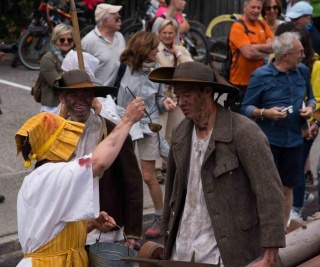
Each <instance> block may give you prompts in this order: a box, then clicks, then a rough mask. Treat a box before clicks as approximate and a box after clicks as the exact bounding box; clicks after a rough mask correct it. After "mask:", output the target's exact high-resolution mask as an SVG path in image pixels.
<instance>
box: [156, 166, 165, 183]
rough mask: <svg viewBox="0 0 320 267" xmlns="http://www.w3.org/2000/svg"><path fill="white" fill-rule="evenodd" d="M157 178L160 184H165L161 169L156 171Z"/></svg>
mask: <svg viewBox="0 0 320 267" xmlns="http://www.w3.org/2000/svg"><path fill="white" fill-rule="evenodd" d="M156 178H157V180H158V183H159V184H164V182H165V177H164V175H163V173H162V170H161V169H156Z"/></svg>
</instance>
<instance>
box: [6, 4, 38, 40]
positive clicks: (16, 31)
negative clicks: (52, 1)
mask: <svg viewBox="0 0 320 267" xmlns="http://www.w3.org/2000/svg"><path fill="white" fill-rule="evenodd" d="M1 2H2V4H0V10H1V11H3V12H0V14H1V16H0V38H1V39H4V40H5V41H7V42H15V41H16V40H17V39H18V38H19V36H20V32H21V30H22V29H23V28H25V27H27V25H28V17H29V16H30V14H31V12H32V10H33V7H34V5H35V4H36V3H35V2H36V1H30V0H8V1H1ZM4 2H6V5H4Z"/></svg>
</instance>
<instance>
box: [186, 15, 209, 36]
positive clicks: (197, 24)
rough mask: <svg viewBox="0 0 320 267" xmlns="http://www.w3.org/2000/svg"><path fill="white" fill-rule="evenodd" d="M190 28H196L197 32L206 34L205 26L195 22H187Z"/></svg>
mask: <svg viewBox="0 0 320 267" xmlns="http://www.w3.org/2000/svg"><path fill="white" fill-rule="evenodd" d="M188 22H189V25H190V28H196V29H197V30H199V31H200V32H201V33H203V34H205V32H206V26H204V25H203V24H202V23H201V22H199V21H197V20H192V19H191V20H188Z"/></svg>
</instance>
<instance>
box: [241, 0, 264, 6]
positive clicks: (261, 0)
mask: <svg viewBox="0 0 320 267" xmlns="http://www.w3.org/2000/svg"><path fill="white" fill-rule="evenodd" d="M251 1H252V0H245V1H244V2H243V6H246V5H247V4H249V3H250V2H251ZM257 1H259V2H261V4H263V1H264V0H257Z"/></svg>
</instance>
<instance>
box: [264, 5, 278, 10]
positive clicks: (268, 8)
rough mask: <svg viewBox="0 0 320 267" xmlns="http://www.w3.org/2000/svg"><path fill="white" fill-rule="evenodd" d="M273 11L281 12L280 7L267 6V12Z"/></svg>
mask: <svg viewBox="0 0 320 267" xmlns="http://www.w3.org/2000/svg"><path fill="white" fill-rule="evenodd" d="M271 9H273V10H279V6H266V10H267V11H270V10H271Z"/></svg>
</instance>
